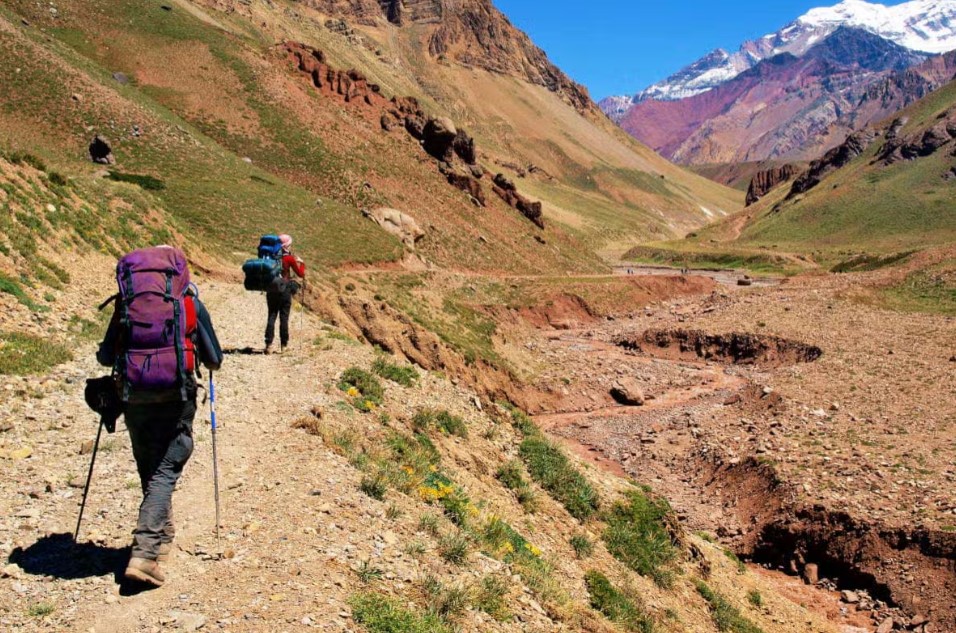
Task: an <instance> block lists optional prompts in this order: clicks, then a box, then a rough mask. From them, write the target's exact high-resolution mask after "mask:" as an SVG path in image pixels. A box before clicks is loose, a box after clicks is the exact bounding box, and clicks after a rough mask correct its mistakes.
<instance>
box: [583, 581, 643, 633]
mask: <svg viewBox="0 0 956 633" xmlns="http://www.w3.org/2000/svg"><path fill="white" fill-rule="evenodd" d="M584 582H585V584H586V585H587V588H588V594H589V595H590V597H591V607H593V608H594V609H595V610H597V611H599V612H600V613H602V614H603V615H604V617H606V618H607V619H608V620H610V621H612V622H617V623H618V624H620V625H621V626H623V627H624V629H625V630H627V631H639V632H640V633H652V632H653V631H654V620H652V619H651V618H650V616H648V615H647V614H646V613H645V612H644V610H643V609H642V608H641V606H640V605H639V603H638V602H637V600H636V599H634V598H633V597H631V596H629V595H627V594H625V593H623V592H622V591H619V590H618V589H617V588H616V587H614V585H612V584H611V581H610V580H608V578H607V576H605V575H604V574H602V573H601V572H599V571H589V572H588V573H587V574H586V575H585V576H584Z"/></svg>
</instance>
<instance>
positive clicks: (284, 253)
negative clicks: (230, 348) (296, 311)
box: [242, 235, 305, 354]
mask: <svg viewBox="0 0 956 633" xmlns="http://www.w3.org/2000/svg"><path fill="white" fill-rule="evenodd" d="M258 255H259V256H258V257H257V258H256V259H250V260H248V261H247V262H246V263H245V264H244V265H243V267H242V270H243V272H244V273H245V287H246V290H253V291H260V292H263V291H264V292H265V293H266V306H267V307H268V309H269V317H268V321H267V322H266V337H265V338H266V341H265V343H266V347H265V353H266V354H270V353H272V343H273V341H275V334H276V319H277V318H278V319H279V345H280V348H279V349H280V352H284V351H285V349H286V347H287V346H288V345H289V315H290V314H291V312H292V300H293V298H294V297H295V295H296V293H298V292H299V290H301V288H302V287H301V286H300V285H299V282H297V281H296V280H295V279H293V274H294V275H295V276H297V277H298V278H299V279H302V280H303V282H304V281H305V262H303V261H302V259H300V258H299V257H296V256H295V254H294V253H293V252H292V237H291V236H289V235H263V236H262V237H261V238H260V240H259V250H258Z"/></svg>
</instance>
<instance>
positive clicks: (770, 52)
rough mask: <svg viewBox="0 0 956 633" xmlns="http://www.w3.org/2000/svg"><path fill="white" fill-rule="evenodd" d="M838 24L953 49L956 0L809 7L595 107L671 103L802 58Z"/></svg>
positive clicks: (907, 43) (937, 49)
mask: <svg viewBox="0 0 956 633" xmlns="http://www.w3.org/2000/svg"><path fill="white" fill-rule="evenodd" d="M841 26H848V27H853V28H860V29H862V30H866V31H869V32H871V33H873V34H875V35H879V36H880V37H883V38H884V39H887V40H889V41H892V42H894V43H895V44H898V45H900V46H903V47H904V48H909V49H910V50H913V51H917V52H923V53H931V54H940V53H945V52H949V51H951V50H954V49H956V0H911V1H910V2H906V3H903V4H900V5H896V6H892V7H886V6H884V5H881V4H874V3H869V2H865V1H864V0H844V1H843V2H841V3H840V4H837V5H835V6H833V7H818V8H815V9H811V10H810V11H808V12H807V13H805V14H804V15H802V16H800V17H799V18H797V19H796V20H794V21H793V22H791V23H790V24H788V25H787V26H785V27H783V28H782V29H780V30H778V31H776V32H774V33H770V34H768V35H765V36H763V37H761V38H757V39H754V40H747V41H745V42H744V43H743V44H741V45H740V47H739V49H738V50H737V51H735V52H734V53H729V52H727V51H726V50H724V49H721V48H718V49H715V50H713V51H711V52H710V53H707V54H706V55H704V56H703V57H701V58H700V59H698V60H696V61H695V62H693V63H691V64H689V65H688V66H686V67H684V68H682V69H681V70H679V71H678V72H676V73H674V74H673V75H671V76H670V77H668V78H667V79H665V80H663V81H661V82H658V83H655V84H653V85H651V86H649V87H647V88H645V89H644V90H641V91H640V92H638V93H637V94H635V95H633V96H631V97H622V96H611V97H607V98H605V99H602V100H601V102H600V104H599V105H600V106H601V108H602V109H603V110H604V111H605V113H606V114H608V115H609V116H611V118H612V119H615V120H617V119H619V118H620V117H621V116H622V115H623V114H624V112H623V110H622V102H626V101H629V102H630V103H640V102H642V101H645V100H648V99H657V100H665V101H670V100H677V99H683V98H687V97H691V96H694V95H696V94H700V93H702V92H707V91H708V90H712V89H714V88H716V87H718V86H720V85H722V84H724V83H726V82H728V81H730V80H732V79H734V78H735V77H736V76H738V75H739V74H740V73H742V72H744V71H746V70H747V69H749V68H752V67H753V66H755V65H756V64H758V63H760V62H761V61H763V60H764V59H767V58H769V57H773V56H774V55H778V54H780V53H793V54H794V55H796V56H798V57H799V56H802V55H803V54H804V53H806V52H807V51H808V50H809V49H810V48H812V46H813V45H814V44H815V43H817V42H819V41H821V40H823V39H825V38H826V37H828V36H829V35H830V34H832V33H833V32H834V31H835V30H837V29H838V28H840V27H841ZM934 34H935V37H934V36H933V35H934Z"/></svg>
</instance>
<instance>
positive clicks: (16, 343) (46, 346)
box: [0, 332, 73, 376]
mask: <svg viewBox="0 0 956 633" xmlns="http://www.w3.org/2000/svg"><path fill="white" fill-rule="evenodd" d="M72 359H73V354H72V353H71V352H70V350H69V348H67V347H66V346H64V345H61V344H59V343H55V342H53V341H50V340H48V339H43V338H40V337H37V336H33V335H32V334H18V333H13V332H0V375H5V376H9V375H15V376H24V375H27V374H38V373H40V372H43V371H46V370H47V369H50V368H51V367H55V366H56V365H59V364H61V363H65V362H67V361H69V360H72Z"/></svg>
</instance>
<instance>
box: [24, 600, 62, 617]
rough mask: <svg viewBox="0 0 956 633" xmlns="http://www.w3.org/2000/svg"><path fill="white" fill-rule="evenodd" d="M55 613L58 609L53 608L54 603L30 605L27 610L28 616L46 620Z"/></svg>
mask: <svg viewBox="0 0 956 633" xmlns="http://www.w3.org/2000/svg"><path fill="white" fill-rule="evenodd" d="M54 611H56V607H55V606H53V604H52V603H49V602H37V603H35V604H31V605H30V608H29V609H27V615H29V616H31V617H34V618H45V617H46V616H48V615H50V614H51V613H53V612H54Z"/></svg>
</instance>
